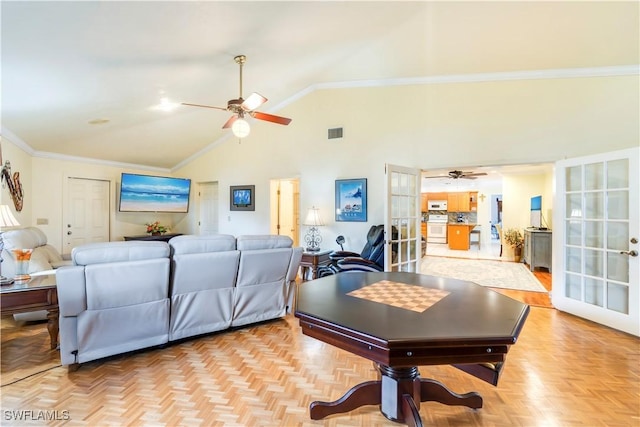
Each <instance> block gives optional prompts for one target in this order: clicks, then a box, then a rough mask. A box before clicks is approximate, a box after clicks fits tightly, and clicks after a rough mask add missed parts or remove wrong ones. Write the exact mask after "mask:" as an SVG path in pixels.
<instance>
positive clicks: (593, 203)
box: [584, 192, 604, 219]
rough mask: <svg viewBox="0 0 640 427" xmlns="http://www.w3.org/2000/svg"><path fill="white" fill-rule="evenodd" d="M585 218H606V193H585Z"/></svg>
mask: <svg viewBox="0 0 640 427" xmlns="http://www.w3.org/2000/svg"><path fill="white" fill-rule="evenodd" d="M584 208H585V215H584V217H585V218H592V219H602V218H603V217H604V193H602V192H596V193H585V195H584Z"/></svg>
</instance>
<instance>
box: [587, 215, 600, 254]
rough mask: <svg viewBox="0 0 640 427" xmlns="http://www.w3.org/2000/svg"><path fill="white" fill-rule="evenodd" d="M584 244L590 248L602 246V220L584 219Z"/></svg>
mask: <svg viewBox="0 0 640 427" xmlns="http://www.w3.org/2000/svg"><path fill="white" fill-rule="evenodd" d="M584 236H585V237H584V245H585V246H587V247H591V248H602V247H604V225H603V222H602V221H585V223H584Z"/></svg>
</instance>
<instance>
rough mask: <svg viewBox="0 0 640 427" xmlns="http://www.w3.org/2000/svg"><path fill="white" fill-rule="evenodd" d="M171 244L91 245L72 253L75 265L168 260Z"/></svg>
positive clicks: (143, 242)
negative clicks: (154, 259)
mask: <svg viewBox="0 0 640 427" xmlns="http://www.w3.org/2000/svg"><path fill="white" fill-rule="evenodd" d="M168 257H169V244H168V243H167V242H160V241H143V240H129V241H126V242H103V243H89V244H86V245H82V246H77V247H75V248H73V250H72V251H71V260H72V261H73V264H74V265H88V264H103V263H112V262H125V261H141V260H145V259H153V258H168Z"/></svg>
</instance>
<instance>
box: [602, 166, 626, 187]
mask: <svg viewBox="0 0 640 427" xmlns="http://www.w3.org/2000/svg"><path fill="white" fill-rule="evenodd" d="M627 187H629V159H620V160H612V161H610V162H607V188H627Z"/></svg>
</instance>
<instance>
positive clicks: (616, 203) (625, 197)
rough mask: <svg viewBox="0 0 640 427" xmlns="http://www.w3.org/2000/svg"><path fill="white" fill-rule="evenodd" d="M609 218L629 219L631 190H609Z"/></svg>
mask: <svg viewBox="0 0 640 427" xmlns="http://www.w3.org/2000/svg"><path fill="white" fill-rule="evenodd" d="M607 218H609V219H629V192H628V191H608V192H607Z"/></svg>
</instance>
